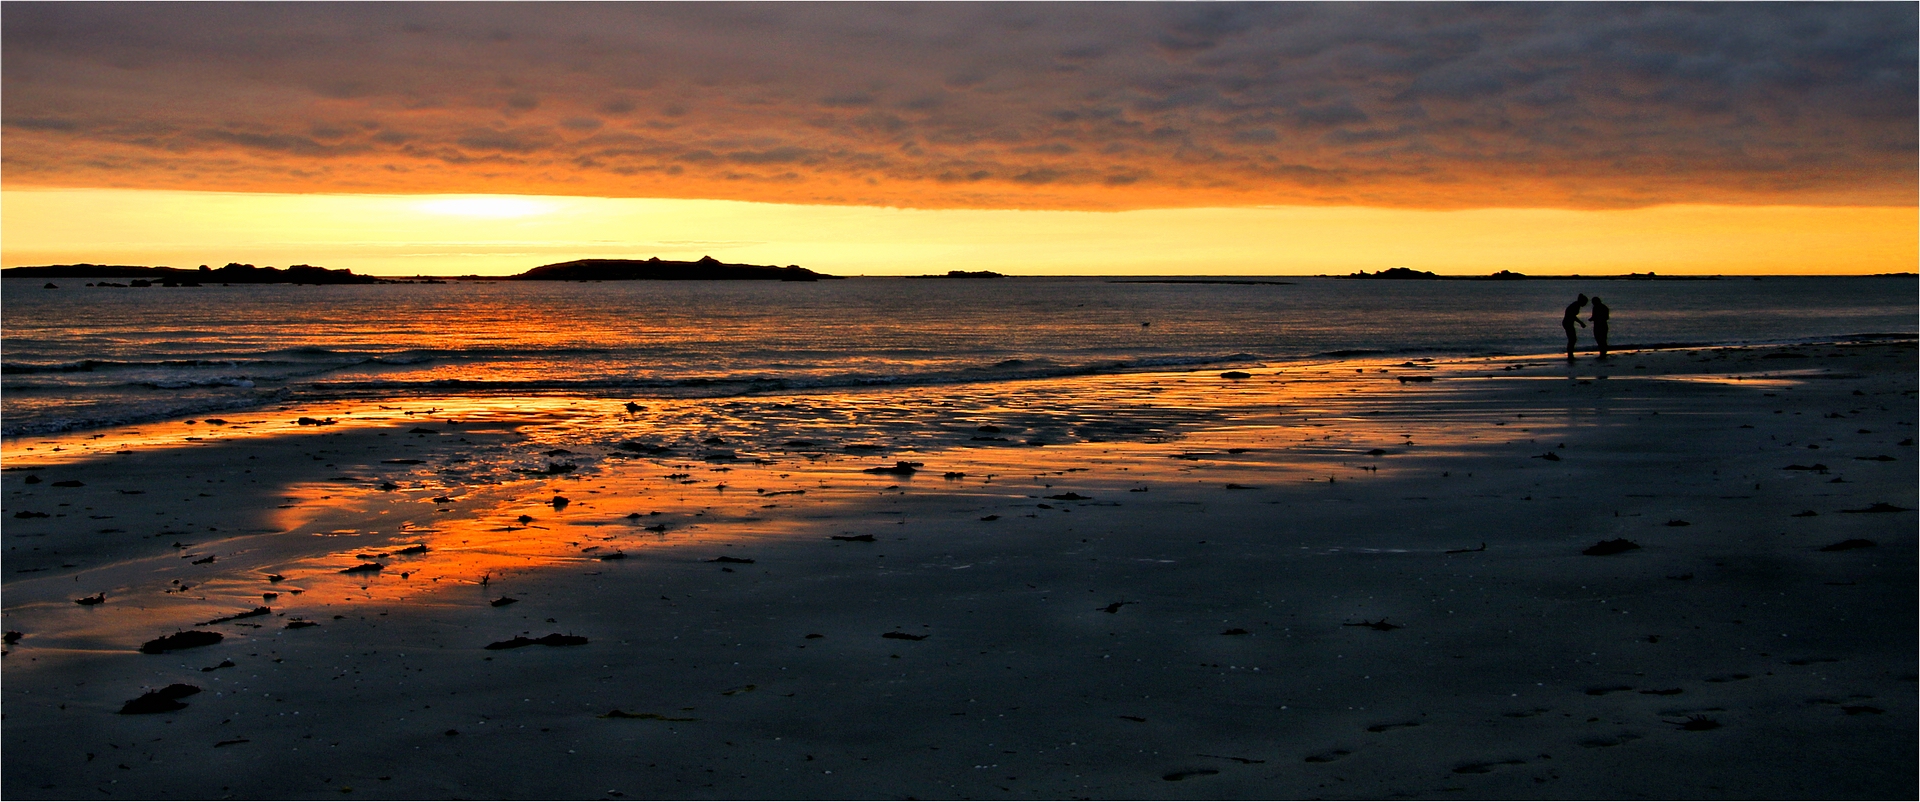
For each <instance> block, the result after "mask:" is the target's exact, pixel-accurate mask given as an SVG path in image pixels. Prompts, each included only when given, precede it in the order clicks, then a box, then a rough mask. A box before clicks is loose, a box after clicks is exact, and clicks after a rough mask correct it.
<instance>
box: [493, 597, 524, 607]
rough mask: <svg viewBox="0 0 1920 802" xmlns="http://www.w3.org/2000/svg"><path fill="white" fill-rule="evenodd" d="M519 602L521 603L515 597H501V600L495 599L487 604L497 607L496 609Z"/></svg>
mask: <svg viewBox="0 0 1920 802" xmlns="http://www.w3.org/2000/svg"><path fill="white" fill-rule="evenodd" d="M517 601H519V599H516V598H514V597H512V596H501V597H500V598H498V599H494V600H493V601H490V602H487V603H488V604H491V605H493V606H495V607H505V606H507V605H509V604H513V603H514V602H517Z"/></svg>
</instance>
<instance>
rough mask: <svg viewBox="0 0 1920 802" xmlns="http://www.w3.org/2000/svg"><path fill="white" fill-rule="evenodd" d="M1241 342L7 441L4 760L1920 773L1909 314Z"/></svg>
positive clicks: (906, 777)
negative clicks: (1623, 348) (944, 381)
mask: <svg viewBox="0 0 1920 802" xmlns="http://www.w3.org/2000/svg"><path fill="white" fill-rule="evenodd" d="M1247 373H1249V374H1250V375H1249V376H1248V377H1246V378H1239V379H1233V378H1223V377H1221V376H1220V375H1219V374H1218V373H1214V372H1207V373H1186V374H1142V375H1131V376H1118V377H1089V378H1083V379H1071V380H1063V381H1050V382H1034V383H1024V384H1012V385H998V386H993V387H979V388H942V389H937V390H929V389H925V388H921V389H917V390H877V391H874V392H871V393H863V394H857V395H847V396H833V397H822V396H792V397H786V398H760V399H748V400H735V401H729V402H712V401H675V402H650V403H648V404H647V405H646V407H647V408H646V409H644V410H641V411H638V412H634V413H628V412H626V411H625V410H624V409H622V408H621V402H623V401H624V400H625V399H617V400H589V399H554V398H541V399H470V398H469V399H445V400H443V401H440V402H436V403H435V404H420V403H418V402H409V406H408V408H407V409H404V410H400V409H384V408H381V407H380V405H379V404H375V403H371V402H370V403H367V404H359V405H342V406H338V407H333V408H327V409H311V408H289V409H275V410H268V411H263V412H259V413H254V414H249V415H235V416H230V417H231V418H232V420H230V421H227V422H226V423H225V424H224V425H221V424H209V423H207V422H205V421H195V422H192V423H185V422H176V423H172V424H164V425H160V424H156V425H152V426H147V427H139V428H138V429H137V430H134V431H111V432H105V433H101V436H93V435H75V436H69V437H64V438H52V439H35V440H22V441H16V442H10V443H8V444H6V447H5V452H4V461H5V470H6V472H5V473H4V474H0V493H4V495H3V496H0V498H4V512H5V516H6V518H5V538H4V542H5V546H6V548H5V551H4V554H5V560H4V566H5V568H4V570H5V575H4V577H5V585H4V591H5V611H4V612H5V628H6V629H7V630H10V631H17V632H20V633H22V636H21V637H20V638H19V639H18V640H17V641H16V642H13V643H12V644H11V645H9V646H8V647H7V649H8V651H7V654H6V657H5V659H4V663H3V664H0V666H3V667H4V680H5V683H4V699H5V724H4V762H5V765H4V768H5V772H4V785H3V786H0V791H4V794H5V795H6V796H7V797H8V798H13V799H29V798H88V799H95V798H114V797H131V798H225V797H234V798H314V797H321V796H326V797H330V798H354V797H373V798H447V797H455V798H500V797H506V798H614V797H640V798H682V797H690V798H708V797H725V798H741V797H753V798H823V797H828V798H895V797H919V798H929V797H931V798H1004V797H1043V798H1076V797H1102V798H1105V797H1155V798H1240V797H1251V798H1313V797H1341V798H1350V797H1360V798H1384V797H1449V798H1453V797H1464V798H1513V797H1528V798H1537V797H1552V798H1631V797H1656V798H1729V797H1731V798H1785V797H1800V798H1805V797H1828V798H1913V797H1914V796H1915V795H1916V758H1915V755H1916V748H1917V747H1920V744H1917V743H1916V728H1915V714H1916V685H1915V679H1916V676H1915V669H1916V631H1917V628H1920V620H1917V619H1916V601H1915V589H1916V558H1915V540H1916V538H1915V534H1916V524H1915V518H1914V516H1915V512H1914V511H1913V510H1912V508H1914V507H1916V506H1920V502H1917V501H1916V484H1920V477H1917V476H1916V465H1917V464H1920V463H1916V450H1915V448H1914V440H1913V438H1914V436H1915V433H1914V422H1915V418H1916V414H1915V412H1916V409H1915V405H1916V399H1915V395H1916V376H1915V352H1914V344H1913V343H1912V342H1911V341H1905V342H1880V343H1851V344H1825V345H1812V346H1799V347H1793V348H1750V349H1731V348H1728V349H1693V350H1672V351H1645V352H1628V353H1622V354H1619V355H1617V356H1616V358H1615V359H1613V360H1612V361H1611V362H1608V363H1596V362H1594V361H1592V360H1590V359H1582V360H1581V361H1580V362H1579V363H1578V364H1577V365H1576V366H1575V367H1573V368H1571V369H1569V368H1568V367H1567V366H1566V365H1565V363H1564V362H1563V361H1560V360H1556V359H1552V358H1547V357H1534V358H1506V359H1492V360H1488V359H1475V360H1460V361H1456V362H1430V363H1391V362H1365V361H1361V362H1343V363H1335V364H1328V365H1318V366H1298V365H1287V366H1275V367H1267V368H1256V369H1249V370H1248V371H1247ZM429 408H434V411H432V412H428V409H429ZM299 416H308V417H312V418H316V419H325V418H329V417H331V418H334V419H335V420H336V421H337V422H336V423H335V424H334V425H330V426H300V425H297V424H295V423H294V420H295V418H297V417H299ZM982 426H987V427H993V428H998V429H999V430H1000V431H998V432H995V431H991V430H990V429H989V430H983V429H982V428H981V427H982ZM416 428H424V429H431V430H432V431H431V432H415V431H414V430H415V429H416ZM712 432H719V434H718V435H717V436H718V437H719V438H720V439H721V440H725V441H727V442H723V443H700V442H699V438H704V437H706V436H710V435H709V433H712ZM188 438H198V439H188ZM633 438H640V439H646V440H648V441H649V442H652V443H667V444H674V445H676V446H677V448H676V449H675V450H674V451H673V452H671V453H670V454H647V453H644V452H640V451H635V450H633V449H634V448H636V447H637V446H633V445H630V446H628V447H627V448H621V447H619V446H618V445H617V444H618V443H620V442H622V441H627V440H630V439H633ZM976 438H982V439H976ZM993 438H1003V439H993ZM801 440H804V441H805V442H804V443H801V442H796V441H801ZM1029 440H1036V441H1041V442H1043V443H1047V444H1046V445H1029V444H1027V441H1029ZM849 444H852V445H856V446H861V445H873V446H877V447H878V448H875V449H860V448H855V449H851V450H849V449H848V448H846V446H847V445H849ZM548 451H566V452H570V453H555V454H548V453H546V452H548ZM729 455H731V458H729ZM402 460H405V461H402ZM414 460H417V462H414ZM903 461H904V462H910V463H922V464H921V465H920V466H918V469H917V470H916V471H914V472H912V473H911V474H907V473H906V472H905V471H902V472H899V473H876V472H869V471H868V469H876V468H887V467H891V466H897V464H898V463H900V462H903ZM568 465H572V466H574V467H573V468H572V469H571V470H570V471H568V469H567V468H566V466H568ZM1803 468H1805V469H1803ZM552 470H559V471H568V472H564V473H532V472H531V471H543V472H544V471H552ZM522 471H527V472H522ZM951 474H964V475H951ZM29 477H34V478H38V479H39V480H40V481H38V482H35V483H29ZM71 481H77V482H80V483H81V485H80V486H77V487H75V486H61V483H63V482H71ZM799 491H805V492H799ZM556 495H558V496H562V497H564V498H565V499H566V501H565V502H564V503H556V502H555V500H554V497H555V496H556ZM1875 505H1881V506H1875ZM1888 507H1893V508H1899V509H1896V510H1892V511H1872V510H1885V509H1887V508H1888ZM28 513H45V515H46V517H21V516H22V515H26V514H28ZM521 516H526V518H527V520H522V519H521ZM869 537H870V538H871V540H868V539H867V538H869ZM835 538H840V539H835ZM1615 539H1625V540H1630V541H1632V542H1633V543H1634V544H1636V545H1637V546H1638V547H1639V548H1637V549H1632V550H1628V551H1625V552H1624V553H1619V554H1613V555H1608V556H1588V555H1586V554H1583V550H1585V549H1588V548H1589V547H1591V546H1594V545H1595V544H1597V543H1600V542H1602V541H1610V540H1615ZM1850 540H1863V541H1871V543H1872V545H1870V546H1863V547H1858V548H1848V549H1844V550H1836V551H1827V550H1823V549H1822V547H1825V546H1829V545H1831V544H1837V543H1843V542H1846V541H1850ZM411 546H425V547H426V549H427V550H426V551H424V552H422V551H418V550H415V551H412V552H410V553H409V552H403V551H402V550H403V549H405V548H407V547H411ZM614 554H618V555H619V557H618V558H615V559H606V558H607V557H609V556H611V555H614ZM209 557H211V558H213V559H212V560H211V561H207V558H209ZM721 558H726V561H716V560H720V559H721ZM366 564H378V565H379V566H381V568H380V569H379V570H377V571H376V570H372V569H369V570H367V571H363V572H355V573H341V572H342V571H343V570H346V569H350V568H354V567H357V566H362V565H366ZM269 574H273V575H278V576H281V577H283V579H281V580H279V581H272V580H270V579H269V577H268V575H269ZM96 593H100V594H104V600H103V601H102V602H101V603H99V604H93V605H81V604H76V603H75V600H77V599H82V598H86V597H89V596H91V595H93V594H96ZM263 594H274V595H271V596H267V595H263ZM502 598H512V599H515V600H516V601H515V602H513V603H509V604H504V605H500V606H495V605H494V604H493V602H494V601H496V600H499V599H502ZM259 606H265V607H268V608H269V609H270V612H268V613H266V614H263V615H259V616H255V617H249V618H238V619H233V620H229V621H225V622H222V623H213V624H204V623H203V622H209V621H213V620H214V619H217V618H221V617H225V616H231V615H234V614H236V613H240V612H245V611H249V610H251V609H253V608H255V607H259ZM295 621H305V622H311V623H312V624H314V625H312V626H299V627H290V626H289V624H290V623H292V622H295ZM1368 624H1372V626H1368ZM181 630H199V631H207V632H216V633H220V634H221V635H222V636H223V640H221V642H219V643H217V644H214V645H209V646H201V647H195V648H186V649H181V650H177V651H168V652H164V653H161V654H142V653H140V652H139V651H137V650H138V649H139V648H140V646H141V644H142V643H144V642H146V641H148V640H150V639H153V638H157V637H160V636H162V635H168V634H172V633H174V632H176V631H181ZM556 633H557V634H562V635H577V636H583V637H585V638H586V639H587V640H588V642H587V643H585V644H584V645H559V646H549V645H541V644H534V645H528V646H524V647H522V648H513V649H495V650H489V649H486V648H485V647H486V646H488V645H489V644H492V643H495V642H501V641H508V640H509V639H512V638H514V637H516V636H518V637H525V638H532V639H538V638H541V637H543V636H547V635H550V634H556ZM890 635H891V636H892V637H889V636H890ZM228 663H231V665H230V666H229V665H227V664H228ZM176 683H185V684H190V685H192V686H195V687H198V688H199V689H200V692H199V693H197V694H194V695H190V696H184V697H181V698H179V699H178V700H177V701H178V702H179V703H184V704H185V707H184V708H180V709H177V710H173V711H171V712H161V713H150V714H127V715H121V714H119V712H118V711H120V710H121V708H122V705H123V704H125V703H126V702H128V701H129V700H132V699H135V698H136V697H140V696H141V695H142V694H143V693H146V692H148V691H155V690H159V689H162V688H165V687H167V686H170V685H173V684H176ZM160 706H161V707H167V706H169V705H166V704H164V703H163V704H161V705H160ZM612 711H620V713H619V714H615V715H614V716H611V717H610V716H609V714H610V713H612Z"/></svg>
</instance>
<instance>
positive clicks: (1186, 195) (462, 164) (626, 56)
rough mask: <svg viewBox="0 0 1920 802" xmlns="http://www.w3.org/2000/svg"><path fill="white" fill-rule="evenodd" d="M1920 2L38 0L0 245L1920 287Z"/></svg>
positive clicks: (474, 258)
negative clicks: (708, 245)
mask: <svg viewBox="0 0 1920 802" xmlns="http://www.w3.org/2000/svg"><path fill="white" fill-rule="evenodd" d="M1915 17H1916V14H1915V8H1914V6H1912V5H1911V4H1828V5H1819V6H1789V5H1778V4H1762V5H1749V4H1697V5H1644V4H1640V5H1627V6H1606V5H1597V4H1553V5H1536V4H1501V5H1496V6H1490V7H1486V6H1460V5H1450V4H1389V5H1370V4H1256V5H1237V4H1235V5H1226V4H1191V5H1190V4H1177V5H1171V4H1122V5H1110V4H1052V3H1040V4H1018V5H977V4H968V3H950V4H949V3H943V4H887V5H879V6H867V5H843V4H833V5H827V4H812V3H792V4H774V5H743V4H692V5H680V4H515V3H488V4H455V3H436V4H406V3H380V4H347V5H338V4H259V5H158V6H156V5H151V4H70V3H20V2H14V3H8V4H6V5H5V6H4V7H0V18H3V19H0V21H3V22H4V24H3V25H0V36H3V37H4V48H3V49H0V58H4V69H0V80H3V81H4V94H0V104H3V105H0V128H3V130H4V137H5V139H4V142H5V148H4V151H3V152H0V165H3V166H4V180H5V187H4V188H5V189H6V190H7V194H6V197H5V206H4V209H0V211H4V213H5V219H4V220H3V221H0V224H4V227H5V233H6V235H7V237H6V241H5V250H4V253H0V261H4V263H5V264H6V265H8V266H12V265H18V264H33V263H45V262H49V261H95V262H100V261H133V262H161V263H166V262H193V263H196V264H197V263H199V262H202V261H211V262H224V261H227V260H239V261H257V262H261V263H290V262H310V263H315V264H326V265H328V266H338V267H347V268H350V269H356V270H359V271H361V272H381V273H395V272H434V273H467V272H519V270H524V269H526V268H527V267H532V266H534V265H536V264H540V263H544V261H559V260H563V259H565V258H573V257H575V256H584V255H631V256H639V257H645V256H652V255H656V254H658V255H662V256H674V255H686V254H688V253H691V251H692V250H697V249H693V248H691V247H690V246H689V247H681V246H678V245H675V244H674V243H684V242H689V241H695V240H698V241H713V242H717V243H721V244H720V245H716V246H714V247H715V248H716V249H719V250H725V251H727V252H726V253H716V256H719V257H721V258H739V259H742V260H746V259H748V258H749V256H751V258H753V259H761V260H764V261H769V262H777V263H782V264H786V263H807V264H808V265H809V266H811V267H815V268H816V269H820V270H824V271H826V272H840V273H858V272H906V273H920V272H934V271H936V270H945V269H959V268H967V267H970V266H971V265H973V264H976V263H982V262H983V261H984V262H991V263H992V264H995V265H1004V266H1007V267H1008V268H1009V269H1014V270H1020V269H1021V267H1020V266H1022V265H1024V266H1025V270H1024V272H1053V273H1061V272H1066V273H1101V272H1114V271H1118V270H1123V269H1124V270H1126V271H1127V272H1158V273H1178V272H1196V271H1198V272H1207V271H1209V270H1211V271H1212V272H1308V273H1311V272H1329V271H1337V272H1350V270H1353V269H1379V268H1381V267H1390V266H1395V265H1400V264H1406V265H1408V266H1414V267H1422V268H1423V269H1435V270H1438V271H1440V272H1469V273H1472V272H1491V269H1502V268H1504V269H1517V270H1522V271H1523V272H1536V273H1555V272H1616V273H1620V272H1644V271H1645V270H1648V269H1654V270H1660V271H1663V272H1714V273H1725V272H1887V271H1897V270H1912V269H1913V267H1914V246H1913V242H1914V240H1915V223H1914V220H1915V214H1914V207H1915V206H1916V192H1917V190H1916V179H1915V176H1916V172H1920V166H1917V165H1920V160H1917V159H1916V143H1915V126H1914V125H1913V119H1914V118H1915V95H1916V90H1915V68H1914V62H1915V56H1914V51H1915V47H1914V41H1913V37H1912V36H1911V33H1912V30H1913V29H1914V27H1915V21H1916V20H1915ZM54 189H59V190H95V191H101V192H100V194H96V195H91V196H85V195H74V194H73V193H72V192H65V193H62V192H50V191H46V190H54ZM28 190H31V191H28ZM105 190H146V191H145V192H124V191H119V192H105ZM223 192H237V193H248V194H250V195H252V196H253V201H254V202H252V203H240V204H235V203H230V202H214V201H213V200H212V199H213V198H220V197H231V196H225V195H218V194H205V193H223ZM406 194H423V195H425V194H432V195H445V194H486V195H523V196H528V199H527V200H525V201H524V203H525V204H531V206H529V207H528V208H544V209H554V208H564V209H568V210H571V211H570V212H569V213H570V214H573V215H574V218H573V219H572V220H571V221H563V220H556V219H553V216H552V215H551V214H528V215H522V216H519V217H514V218H511V219H512V220H514V221H515V222H513V223H512V224H511V225H508V224H504V223H502V222H501V221H502V220H506V219H509V218H503V217H498V216H495V217H491V218H489V217H486V216H485V215H479V216H475V215H471V214H469V215H461V214H451V215H449V214H439V213H432V212H425V213H422V214H419V215H416V214H415V211H417V210H416V208H415V207H412V206H405V205H404V204H402V205H401V206H398V207H396V206H395V205H394V203H393V202H392V201H391V199H390V198H389V196H393V195H406ZM303 195H314V196H323V197H324V198H325V199H324V200H319V199H316V200H315V203H316V204H318V205H315V206H312V207H310V208H309V207H302V206H300V204H298V203H297V202H293V201H290V200H288V198H289V197H291V196H303ZM243 197H244V196H243ZM352 197H357V198H359V210H360V211H358V212H351V211H349V210H348V207H350V206H352V205H353V204H351V203H348V202H347V201H345V200H343V198H352ZM569 197H571V198H576V199H579V200H578V201H577V202H576V201H572V200H568V199H567V198H569ZM75 198H82V199H81V200H75ZM85 198H91V199H90V200H88V199H85ZM56 199H57V201H56ZM666 200H678V201H685V203H681V204H679V205H674V204H672V203H666V205H661V203H663V202H665V201H666ZM719 201H744V202H747V203H746V204H742V205H738V206H724V205H723V206H715V205H712V204H713V203H714V202H719ZM75 204H78V207H79V208H83V209H89V210H91V211H90V213H89V217H90V220H91V223H90V227H76V226H72V225H61V224H60V220H61V218H60V216H59V213H60V212H61V211H62V210H68V209H71V208H74V205H75ZM342 204H346V205H344V206H343V205H342ZM581 204H585V205H584V206H583V205H581ZM323 207H324V208H325V209H327V210H328V211H327V213H326V215H323V216H321V217H315V216H313V214H314V210H315V209H320V208H323ZM589 207H590V208H591V209H592V210H593V211H592V213H590V214H589V213H586V212H584V211H582V210H583V209H586V208H589ZM396 208H399V209H403V211H402V212H400V213H399V216H398V217H394V216H392V215H393V214H395V212H394V210H395V209H396ZM719 209H725V210H728V211H726V212H725V213H724V214H723V215H721V218H718V219H716V218H715V217H714V216H715V214H717V212H716V211H715V210H719ZM862 209H864V210H865V211H860V210H862ZM904 209H911V210H915V211H914V212H913V213H907V212H904V211H901V210H904ZM1316 209H1318V210H1322V211H1321V212H1315V211H1313V210H1316ZM378 210H385V211H384V212H380V211H378ZM1012 210H1020V212H1021V213H1015V212H1014V211H1012ZM1096 212H1098V213H1096ZM1454 212H1457V213H1459V214H1454V215H1452V216H1449V214H1447V213H1454ZM1100 213H1106V214H1100ZM1114 213H1119V214H1114ZM356 214H357V215H358V218H357V219H362V220H365V221H369V222H362V223H355V224H354V225H355V226H357V228H356V229H355V230H351V231H349V230H345V229H343V228H342V225H341V224H339V223H338V221H341V220H346V219H352V218H355V215H356ZM201 215H218V216H215V217H204V216H201ZM383 215H385V216H383ZM322 219H324V220H328V221H334V222H328V223H325V224H322V223H321V222H320V221H321V220H322ZM156 220H164V221H165V225H159V226H155V225H153V222H154V221H156ZM462 220H465V221H468V222H471V221H473V220H481V221H487V220H491V221H492V222H491V223H487V224H483V225H477V226H476V225H464V224H463V223H461V222H460V221H462ZM587 220H598V221H601V223H602V224H603V225H606V226H609V227H608V228H604V229H598V230H589V229H586V228H583V227H582V225H583V224H584V222H585V221H587ZM636 220H651V221H655V222H659V221H666V220H674V221H692V222H684V223H680V224H682V225H686V226H691V227H692V228H696V229H698V230H697V231H682V232H679V233H675V232H674V231H669V230H666V229H665V227H663V226H662V225H651V226H649V225H638V226H637V228H636V225H637V224H636V223H635V221H636ZM849 220H863V221H868V222H876V221H877V222H878V225H876V226H867V227H865V228H864V229H863V228H862V226H861V225H859V224H849V223H846V222H845V221H849ZM1329 220H1337V221H1338V222H1328V221H1329ZM401 222H406V224H407V226H406V227H397V226H396V225H395V224H398V223H401ZM637 229H644V233H639V232H638V230H637ZM268 230H271V231H274V232H277V233H276V234H275V238H274V239H272V240H265V239H263V238H262V234H261V232H263V231H268ZM375 232H378V233H375ZM509 235H511V236H509ZM515 237H518V238H517V239H516V238H515ZM739 243H754V244H753V245H741V244H739ZM1012 249H1017V250H1012ZM589 251H591V253H589ZM430 253H431V254H436V255H431V256H430V255H428V254H430ZM1043 253H1044V254H1047V255H1046V256H1040V254H1043ZM110 254H119V255H118V256H111V255H110ZM403 254H413V255H412V256H403ZM694 255H698V254H694ZM243 257H244V258H243ZM549 257H551V258H549ZM515 260H519V261H515ZM1482 267H1488V268H1490V269H1488V270H1484V271H1483V270H1481V268H1482ZM1528 267H1531V268H1532V269H1531V270H1529V269H1527V268H1528ZM996 269H998V268H996Z"/></svg>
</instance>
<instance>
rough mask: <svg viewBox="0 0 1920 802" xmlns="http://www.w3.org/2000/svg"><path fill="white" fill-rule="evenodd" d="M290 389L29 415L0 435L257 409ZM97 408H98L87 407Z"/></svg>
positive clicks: (286, 396)
mask: <svg viewBox="0 0 1920 802" xmlns="http://www.w3.org/2000/svg"><path fill="white" fill-rule="evenodd" d="M291 396H292V391H290V390H288V389H286V388H284V387H283V388H281V389H279V390H276V391H274V392H271V393H253V394H249V395H245V396H238V397H236V396H223V397H218V398H200V399H194V400H191V401H181V400H178V399H168V400H155V401H150V402H147V403H144V404H128V405H120V406H118V407H117V408H115V409H114V410H113V411H112V412H107V413H96V414H90V415H75V416H71V417H61V416H48V417H37V416H36V417H32V418H29V419H27V420H17V419H10V420H8V421H6V423H5V424H4V425H0V436H4V437H19V436H22V435H36V434H38V435H45V434H60V433H63V432H75V431H83V430H87V429H103V428H107V427H111V426H131V425H134V424H140V423H152V422H153V421H161V420H172V419H174V418H186V417H192V416H196V415H205V414H207V413H209V412H233V411H237V410H244V409H256V408H259V407H263V406H267V405H269V404H275V403H279V402H282V401H286V400H288V399H289V398H290V397H291ZM90 409H97V408H90Z"/></svg>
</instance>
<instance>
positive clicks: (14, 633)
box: [0, 629, 26, 644]
mask: <svg viewBox="0 0 1920 802" xmlns="http://www.w3.org/2000/svg"><path fill="white" fill-rule="evenodd" d="M23 637H26V636H25V635H23V634H21V633H20V631H18V630H13V629H9V630H7V631H6V634H4V635H0V643H6V644H14V643H19V642H20V639H21V638H23Z"/></svg>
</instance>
